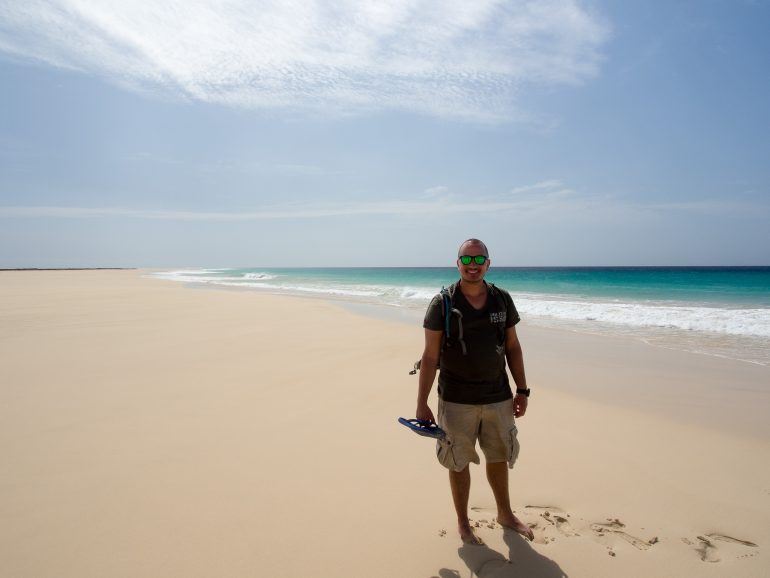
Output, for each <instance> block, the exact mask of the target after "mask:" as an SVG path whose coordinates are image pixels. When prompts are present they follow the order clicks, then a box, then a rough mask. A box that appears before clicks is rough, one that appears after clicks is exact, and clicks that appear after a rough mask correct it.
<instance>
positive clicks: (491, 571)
mask: <svg viewBox="0 0 770 578" xmlns="http://www.w3.org/2000/svg"><path fill="white" fill-rule="evenodd" d="M503 540H504V541H505V544H506V545H507V546H508V557H507V558H506V557H505V556H503V555H502V554H501V553H500V552H496V551H495V550H492V548H490V547H489V546H486V545H484V546H471V545H468V544H466V545H464V546H462V547H461V548H460V549H459V550H458V551H457V553H458V554H459V555H460V558H462V561H463V562H465V565H466V566H468V568H469V569H470V571H471V576H478V578H567V575H566V574H565V573H564V571H563V570H562V569H561V568H560V567H559V565H558V564H557V563H556V562H554V561H553V560H551V559H550V558H547V557H545V556H543V555H542V554H540V553H538V552H537V551H535V550H534V549H533V548H532V546H530V545H529V543H528V542H527V541H526V540H524V538H522V537H521V536H519V535H518V534H517V533H516V532H514V531H512V530H505V533H504V534H503ZM439 576H440V577H441V578H460V574H459V573H458V572H457V571H456V570H449V569H447V568H442V569H441V570H439Z"/></svg>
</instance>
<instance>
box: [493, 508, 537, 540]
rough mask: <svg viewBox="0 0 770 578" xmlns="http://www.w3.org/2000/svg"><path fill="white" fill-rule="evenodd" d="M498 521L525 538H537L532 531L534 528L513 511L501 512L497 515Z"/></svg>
mask: <svg viewBox="0 0 770 578" xmlns="http://www.w3.org/2000/svg"><path fill="white" fill-rule="evenodd" d="M497 522H498V523H499V524H500V525H501V526H502V527H503V528H508V529H509V530H513V531H514V532H516V533H517V534H521V535H522V536H524V537H525V538H528V539H529V540H534V539H535V533H534V532H533V531H532V528H530V527H529V526H527V525H526V524H525V523H524V522H522V521H521V520H519V519H518V518H517V517H516V516H514V515H513V512H510V513H508V514H500V515H499V516H497Z"/></svg>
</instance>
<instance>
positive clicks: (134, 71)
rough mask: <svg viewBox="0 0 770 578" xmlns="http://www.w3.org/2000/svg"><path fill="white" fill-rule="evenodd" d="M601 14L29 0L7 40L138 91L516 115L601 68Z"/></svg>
mask: <svg viewBox="0 0 770 578" xmlns="http://www.w3.org/2000/svg"><path fill="white" fill-rule="evenodd" d="M607 35H608V30H607V26H606V25H605V24H604V23H603V22H602V20H601V19H600V18H598V17H597V16H596V15H594V14H593V13H591V12H590V11H589V10H587V9H586V8H585V7H584V6H583V5H582V2H581V1H580V0H559V1H557V0H542V1H527V0H510V1H503V0H473V1H470V2H469V1H468V0H444V1H442V2H435V1H434V2H429V1H427V0H392V1H390V2H383V1H378V0H345V1H341V2H335V3H330V2H322V1H319V0H316V1H312V0H279V1H270V0H263V1H249V0H228V1H222V0H219V1H217V0H165V1H163V2H157V1H150V0H132V1H131V2H126V1H125V0H49V1H45V0H24V1H23V2H4V3H2V4H0V51H3V52H6V53H8V54H11V55H14V56H16V57H22V58H32V59H36V60H40V61H43V62H46V63H48V64H51V65H54V66H58V67H64V68H71V69H76V70H81V71H84V72H86V73H90V74H96V75H99V76H105V77H107V78H108V79H109V80H111V81H112V82H115V83H118V84H120V85H124V86H128V87H131V88H133V89H137V90H143V91H152V92H156V93H157V92H160V93H161V94H163V95H164V96H170V97H175V98H184V99H194V100H200V101H205V102H214V103H220V104H226V105H231V106H237V107H246V108H251V109H284V110H296V111H305V112H307V111H324V112H327V113H334V114H355V113H361V112H364V111H371V110H382V109H401V110H409V111H413V112H418V113H425V114H431V115H438V116H452V117H460V118H468V119H475V120H498V119H512V118H517V117H518V116H520V115H521V113H520V111H518V110H517V108H516V106H515V97H516V93H517V92H518V91H519V90H521V89H522V88H523V87H526V86H527V85H530V84H533V83H535V84H545V85H553V84H575V83H579V82H581V81H584V80H586V79H588V78H590V77H592V76H593V75H595V74H596V73H597V71H598V66H599V64H600V61H601V54H600V49H601V46H602V44H603V43H604V41H605V40H606V38H607Z"/></svg>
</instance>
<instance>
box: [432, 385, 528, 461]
mask: <svg viewBox="0 0 770 578" xmlns="http://www.w3.org/2000/svg"><path fill="white" fill-rule="evenodd" d="M438 425H439V427H440V428H441V429H443V430H444V431H445V432H446V437H445V438H444V439H443V440H438V442H436V456H437V457H438V461H439V462H440V463H441V465H442V466H444V467H445V468H448V469H450V470H454V471H456V472H460V471H462V470H463V469H465V467H466V466H467V465H468V464H469V463H470V462H473V463H474V464H478V463H480V462H479V454H478V453H476V440H479V445H480V446H481V451H482V452H484V458H485V459H486V461H487V463H490V464H491V463H495V462H508V467H509V468H512V467H513V464H514V463H516V459H517V458H518V457H519V440H518V439H517V436H518V429H516V424H515V423H514V418H513V402H512V400H510V399H506V400H505V401H501V402H498V403H490V404H485V405H471V404H466V403H452V402H450V401H444V400H443V399H440V398H439V401H438Z"/></svg>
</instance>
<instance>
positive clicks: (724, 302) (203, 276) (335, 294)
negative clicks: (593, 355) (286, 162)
mask: <svg viewBox="0 0 770 578" xmlns="http://www.w3.org/2000/svg"><path fill="white" fill-rule="evenodd" d="M153 276H155V277H160V278H164V279H171V280H175V281H180V282H185V283H190V284H196V285H200V284H206V285H214V286H222V287H240V288H243V289H251V290H256V291H268V292H272V293H283V294H291V295H304V296H315V297H322V298H326V299H333V300H341V301H345V302H350V303H359V304H369V305H376V306H380V307H381V308H382V307H385V308H390V309H393V310H394V311H395V310H403V311H412V312H414V313H415V316H416V314H417V312H421V311H424V309H425V307H426V306H427V304H428V302H429V301H430V299H431V297H433V295H435V294H436V293H437V292H438V291H439V290H440V289H441V287H442V286H446V285H449V284H450V283H452V282H454V281H455V280H456V279H457V278H458V274H457V270H456V269H454V268H451V267H419V268H411V267H404V268H390V267H382V268H300V269H288V268H287V269H283V268H261V267H258V268H244V269H187V270H172V271H163V272H157V273H153ZM486 279H487V280H488V281H491V282H492V283H494V284H495V285H498V286H500V287H503V288H505V289H507V290H508V291H510V293H511V295H512V296H513V300H514V303H515V305H516V308H517V309H518V311H519V313H520V315H521V317H522V319H523V320H524V321H526V323H531V324H533V325H540V326H546V327H556V328H562V329H567V330H570V331H577V332H588V333H599V334H609V335H623V336H626V337H630V338H634V339H640V340H643V341H645V342H647V343H649V344H650V345H654V346H659V347H668V348H672V349H680V350H685V351H691V352H695V353H699V354H703V355H716V356H720V357H727V358H730V359H736V360H740V361H744V362H747V363H756V364H760V365H770V267H493V268H491V269H490V270H489V273H488V274H487V277H486Z"/></svg>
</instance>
